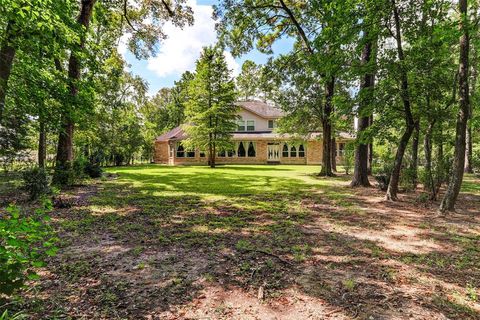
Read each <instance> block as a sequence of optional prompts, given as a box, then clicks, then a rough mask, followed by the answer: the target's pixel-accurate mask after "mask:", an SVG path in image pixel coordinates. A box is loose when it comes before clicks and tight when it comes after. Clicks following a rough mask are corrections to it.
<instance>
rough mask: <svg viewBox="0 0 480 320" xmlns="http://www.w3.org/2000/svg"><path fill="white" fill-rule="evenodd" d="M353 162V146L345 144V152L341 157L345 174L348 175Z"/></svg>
mask: <svg viewBox="0 0 480 320" xmlns="http://www.w3.org/2000/svg"><path fill="white" fill-rule="evenodd" d="M354 161H355V146H354V145H353V144H352V143H347V144H345V151H344V155H343V168H344V169H345V174H350V170H351V169H352V166H353V164H354Z"/></svg>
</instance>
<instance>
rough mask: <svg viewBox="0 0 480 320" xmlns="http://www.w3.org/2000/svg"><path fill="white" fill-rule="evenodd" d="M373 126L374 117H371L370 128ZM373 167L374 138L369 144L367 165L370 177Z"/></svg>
mask: <svg viewBox="0 0 480 320" xmlns="http://www.w3.org/2000/svg"><path fill="white" fill-rule="evenodd" d="M371 125H373V115H371V116H370V119H369V126H371ZM372 166H373V138H372V140H371V141H370V143H369V144H368V164H367V173H368V174H369V175H371V174H372Z"/></svg>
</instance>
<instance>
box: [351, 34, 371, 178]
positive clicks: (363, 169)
mask: <svg viewBox="0 0 480 320" xmlns="http://www.w3.org/2000/svg"><path fill="white" fill-rule="evenodd" d="M365 38H368V33H365ZM372 47H373V43H372V41H367V42H366V43H365V46H364V47H363V51H362V58H361V65H362V66H367V65H368V64H369V63H370V62H371V60H372ZM374 78H375V76H374V74H373V73H372V72H370V71H367V72H366V73H365V74H364V75H363V77H362V79H361V81H360V102H359V104H358V129H357V145H356V147H355V165H354V169H353V178H352V182H351V183H350V185H351V186H352V187H358V186H362V187H369V186H370V181H368V160H369V154H368V144H367V142H366V141H365V137H364V136H363V135H364V133H365V131H366V130H367V129H368V127H369V126H370V117H371V114H370V111H369V110H368V106H369V105H370V103H371V101H372V100H371V97H372V93H373V92H372V91H373V86H374Z"/></svg>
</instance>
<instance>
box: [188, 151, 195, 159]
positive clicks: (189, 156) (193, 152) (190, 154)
mask: <svg viewBox="0 0 480 320" xmlns="http://www.w3.org/2000/svg"><path fill="white" fill-rule="evenodd" d="M187 158H195V151H187Z"/></svg>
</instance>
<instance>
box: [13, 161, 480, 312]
mask: <svg viewBox="0 0 480 320" xmlns="http://www.w3.org/2000/svg"><path fill="white" fill-rule="evenodd" d="M317 172H318V168H316V167H313V166H283V165H281V166H240V165H235V166H234V165H229V166H219V167H218V168H216V169H215V170H211V169H209V168H207V167H167V166H159V165H145V166H134V167H121V168H110V169H108V170H107V176H106V177H105V178H104V179H99V180H93V181H91V182H88V183H87V184H86V185H84V186H81V187H77V188H74V189H71V190H69V191H67V192H66V193H63V194H61V195H60V197H62V199H63V201H64V202H68V203H70V204H71V206H68V207H66V208H57V209H55V210H54V212H53V213H52V220H53V223H54V228H55V230H56V232H57V235H58V237H59V238H60V241H59V247H60V250H59V252H58V255H57V256H55V257H52V258H50V259H49V261H48V264H47V265H46V266H45V267H43V268H39V271H38V274H39V275H41V280H40V281H36V282H32V284H31V289H30V290H27V291H26V292H24V293H22V295H21V298H20V299H19V300H15V301H13V303H12V304H11V305H9V308H10V310H11V312H10V313H12V314H13V313H14V312H17V311H22V312H25V313H26V314H28V316H29V318H31V319H45V318H50V319H58V318H82V317H83V318H91V319H93V318H95V319H131V318H136V319H138V318H147V319H178V318H185V319H198V318H212V319H245V318H247V319H255V318H260V319H268V318H275V317H276V318H281V319H304V318H332V319H350V318H360V319H371V318H373V319H378V318H402V319H403V318H405V319H408V318H418V319H420V318H428V319H434V318H435V319H442V318H443V319H447V318H457V319H478V318H480V304H479V301H478V294H479V293H480V292H479V290H478V288H479V287H480V282H479V279H480V266H479V263H478V261H479V258H480V250H479V249H478V248H479V244H480V236H479V231H480V221H479V217H478V208H479V207H480V190H479V188H478V185H479V183H480V181H479V179H478V178H475V177H474V176H472V175H468V176H467V177H466V181H465V183H464V188H463V191H462V193H461V194H460V200H461V201H460V202H459V208H458V210H457V213H455V214H452V215H449V216H447V217H441V218H438V217H436V211H435V209H436V206H438V203H431V202H429V201H425V199H421V197H419V196H418V193H417V194H415V193H406V194H401V195H400V196H401V197H402V201H401V202H387V201H385V200H384V198H383V193H382V192H381V191H379V190H376V189H374V188H370V189H354V188H350V187H349V186H348V185H349V181H350V178H351V177H349V176H345V175H338V176H337V177H329V178H320V177H318V176H317V175H316V173H317ZM19 201H20V200H19Z"/></svg>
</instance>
